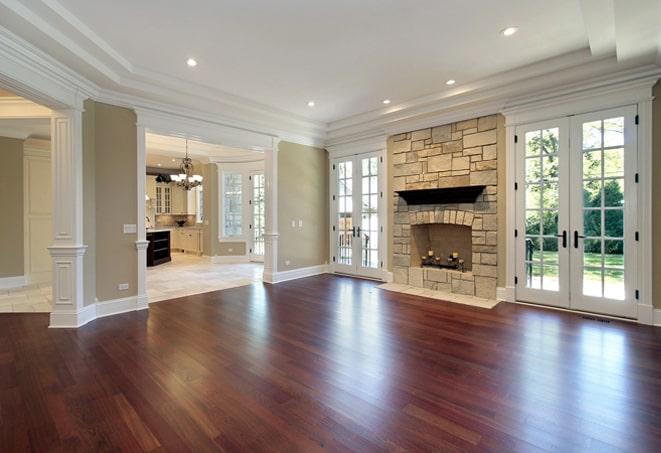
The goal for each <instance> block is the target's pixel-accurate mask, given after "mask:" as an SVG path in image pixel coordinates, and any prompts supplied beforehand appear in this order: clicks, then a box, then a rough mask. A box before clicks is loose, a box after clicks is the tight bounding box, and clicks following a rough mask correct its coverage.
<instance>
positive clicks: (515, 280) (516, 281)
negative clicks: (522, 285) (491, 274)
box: [514, 277, 519, 285]
mask: <svg viewBox="0 0 661 453" xmlns="http://www.w3.org/2000/svg"><path fill="white" fill-rule="evenodd" d="M514 284H515V285H518V284H519V277H514Z"/></svg>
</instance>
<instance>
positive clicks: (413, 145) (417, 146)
mask: <svg viewBox="0 0 661 453" xmlns="http://www.w3.org/2000/svg"><path fill="white" fill-rule="evenodd" d="M424 148H425V141H424V140H416V141H414V142H411V150H413V151H415V150H418V149H424Z"/></svg>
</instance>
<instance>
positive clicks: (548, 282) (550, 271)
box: [542, 263, 560, 291]
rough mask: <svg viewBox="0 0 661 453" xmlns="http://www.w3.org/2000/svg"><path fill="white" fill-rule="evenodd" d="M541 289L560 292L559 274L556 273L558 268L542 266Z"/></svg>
mask: <svg viewBox="0 0 661 453" xmlns="http://www.w3.org/2000/svg"><path fill="white" fill-rule="evenodd" d="M542 289H544V290H546V291H559V290H560V274H559V272H558V266H547V265H546V263H545V264H544V278H543V279H542Z"/></svg>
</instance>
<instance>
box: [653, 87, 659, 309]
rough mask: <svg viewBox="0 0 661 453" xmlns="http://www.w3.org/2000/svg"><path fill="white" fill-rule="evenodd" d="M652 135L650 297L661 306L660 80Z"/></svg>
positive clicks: (655, 92) (656, 94) (654, 105)
mask: <svg viewBox="0 0 661 453" xmlns="http://www.w3.org/2000/svg"><path fill="white" fill-rule="evenodd" d="M654 97H655V99H654V104H653V111H652V117H653V128H654V131H653V136H652V146H653V150H652V211H653V212H652V222H653V223H652V241H653V244H652V246H653V250H654V253H652V260H653V264H652V275H653V276H654V277H655V278H653V279H652V280H653V287H652V297H653V298H654V306H655V307H656V308H661V82H658V83H657V84H656V86H655V87H654Z"/></svg>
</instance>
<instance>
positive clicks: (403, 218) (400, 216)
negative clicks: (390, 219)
mask: <svg viewBox="0 0 661 453" xmlns="http://www.w3.org/2000/svg"><path fill="white" fill-rule="evenodd" d="M394 220H395V223H397V224H404V223H409V213H408V212H396V213H395V218H394Z"/></svg>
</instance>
